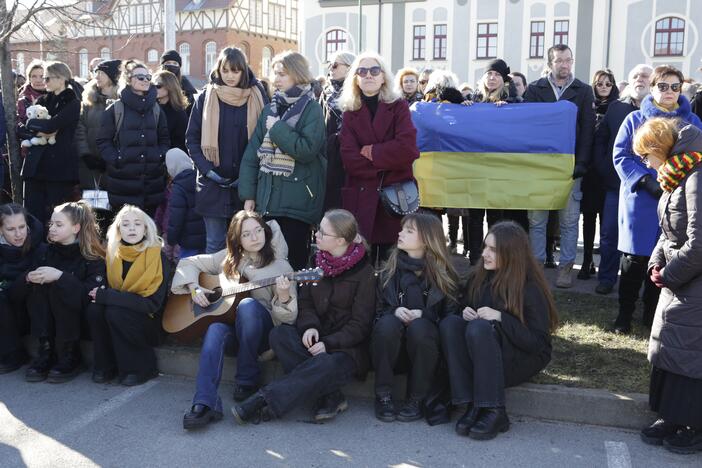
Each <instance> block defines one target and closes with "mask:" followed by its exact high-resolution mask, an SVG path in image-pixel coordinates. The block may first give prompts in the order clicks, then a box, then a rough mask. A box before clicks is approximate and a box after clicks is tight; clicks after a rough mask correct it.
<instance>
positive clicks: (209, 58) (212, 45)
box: [205, 41, 217, 76]
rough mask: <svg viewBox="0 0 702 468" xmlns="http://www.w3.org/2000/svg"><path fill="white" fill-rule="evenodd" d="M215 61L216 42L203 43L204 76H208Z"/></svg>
mask: <svg viewBox="0 0 702 468" xmlns="http://www.w3.org/2000/svg"><path fill="white" fill-rule="evenodd" d="M215 63H217V43H216V42H214V41H210V42H208V43H207V44H205V76H208V75H209V74H210V72H211V71H212V69H213V68H214V66H215Z"/></svg>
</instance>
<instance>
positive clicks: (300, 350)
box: [261, 325, 356, 417]
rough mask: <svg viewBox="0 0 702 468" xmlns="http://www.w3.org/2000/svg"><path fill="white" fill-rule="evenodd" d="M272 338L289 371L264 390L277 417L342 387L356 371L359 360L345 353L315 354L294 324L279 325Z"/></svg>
mask: <svg viewBox="0 0 702 468" xmlns="http://www.w3.org/2000/svg"><path fill="white" fill-rule="evenodd" d="M322 338H324V337H322V336H320V339H322ZM269 340H270V342H271V348H272V349H273V351H275V355H276V356H277V357H278V360H279V361H280V364H281V365H282V366H283V370H284V371H285V375H284V376H283V377H281V378H279V379H276V380H274V381H273V382H271V383H269V384H268V385H266V386H265V387H263V388H262V389H261V393H262V394H263V397H264V398H265V399H266V403H268V408H269V409H270V410H271V412H272V413H273V414H274V415H275V416H276V417H281V416H283V415H284V414H285V413H287V412H288V411H290V410H291V409H293V408H294V407H296V406H297V405H299V404H300V403H301V402H302V401H304V400H306V399H308V398H315V397H318V396H321V395H328V394H329V393H332V392H334V391H336V390H338V389H340V388H341V387H343V386H344V384H346V383H347V382H348V381H350V380H351V378H352V377H353V373H354V372H355V371H356V362H355V361H354V360H353V359H352V358H351V356H349V355H348V354H346V353H344V352H341V351H337V352H331V353H329V352H327V353H320V354H318V355H316V356H312V355H311V354H310V353H309V351H307V348H305V346H304V345H303V344H302V337H301V336H300V334H299V333H298V332H297V329H295V327H294V326H292V325H281V326H279V327H275V328H274V329H273V330H271V333H270V337H269Z"/></svg>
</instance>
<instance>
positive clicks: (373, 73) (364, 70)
mask: <svg viewBox="0 0 702 468" xmlns="http://www.w3.org/2000/svg"><path fill="white" fill-rule="evenodd" d="M381 71H382V70H381V69H380V67H379V66H377V65H376V66H374V67H370V68H366V67H359V68H358V70H356V74H357V75H358V76H360V77H361V78H365V77H366V75H368V72H370V74H371V76H378V75H380V72H381Z"/></svg>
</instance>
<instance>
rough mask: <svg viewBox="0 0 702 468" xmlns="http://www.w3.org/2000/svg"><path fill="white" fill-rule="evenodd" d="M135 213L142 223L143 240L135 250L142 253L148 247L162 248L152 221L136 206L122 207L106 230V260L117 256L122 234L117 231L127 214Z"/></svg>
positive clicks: (161, 240) (161, 241) (161, 242)
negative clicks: (143, 228)
mask: <svg viewBox="0 0 702 468" xmlns="http://www.w3.org/2000/svg"><path fill="white" fill-rule="evenodd" d="M132 212H133V213H136V214H137V215H138V216H139V217H140V218H141V221H142V222H143V223H144V227H145V230H144V240H143V241H142V242H141V245H140V246H139V247H138V248H137V251H139V252H143V251H145V250H146V249H148V248H149V247H163V239H161V238H160V237H159V236H158V230H157V229H156V223H155V222H154V220H153V219H151V217H150V216H149V215H147V214H146V213H144V211H143V210H142V209H141V208H139V207H138V206H134V205H124V206H123V207H122V209H121V210H119V212H118V213H117V214H116V215H115V219H114V220H113V221H112V224H110V227H109V228H108V229H107V258H108V259H114V258H115V257H116V255H117V249H119V245H120V244H121V243H122V233H121V232H120V230H119V226H120V224H122V220H123V219H124V216H125V215H126V214H127V213H132Z"/></svg>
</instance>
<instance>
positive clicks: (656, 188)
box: [636, 175, 663, 199]
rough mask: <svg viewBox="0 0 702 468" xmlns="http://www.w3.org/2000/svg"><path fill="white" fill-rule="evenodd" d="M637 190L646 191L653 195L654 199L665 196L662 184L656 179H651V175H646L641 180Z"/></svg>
mask: <svg viewBox="0 0 702 468" xmlns="http://www.w3.org/2000/svg"><path fill="white" fill-rule="evenodd" d="M636 188H637V190H639V189H644V190H646V191H647V192H648V193H650V194H651V196H652V197H653V198H656V199H658V198H660V197H661V195H663V189H662V188H661V186H660V184H659V183H658V181H657V180H656V179H654V178H653V177H651V176H650V175H645V176H643V177H642V178H641V180H639V183H638V184H636Z"/></svg>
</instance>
